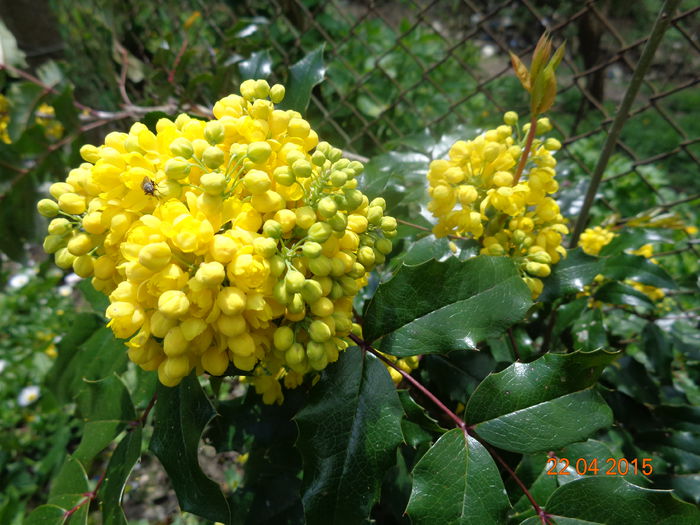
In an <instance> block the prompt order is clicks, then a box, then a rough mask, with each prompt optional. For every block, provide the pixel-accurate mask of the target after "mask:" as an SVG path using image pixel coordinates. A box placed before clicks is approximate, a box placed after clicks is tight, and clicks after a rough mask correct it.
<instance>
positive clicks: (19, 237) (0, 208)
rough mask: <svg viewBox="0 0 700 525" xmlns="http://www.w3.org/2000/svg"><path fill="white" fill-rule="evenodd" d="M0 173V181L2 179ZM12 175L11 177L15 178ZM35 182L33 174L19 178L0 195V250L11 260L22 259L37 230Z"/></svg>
mask: <svg viewBox="0 0 700 525" xmlns="http://www.w3.org/2000/svg"><path fill="white" fill-rule="evenodd" d="M15 146H16V144H15ZM2 171H4V168H3V169H0V178H4V174H2ZM10 173H12V176H15V175H18V174H17V173H13V172H10ZM36 186H37V181H36V178H35V176H34V174H33V173H31V174H25V175H22V176H21V177H20V178H18V179H16V180H15V182H14V184H13V185H12V186H10V187H9V190H8V192H7V193H5V194H2V195H0V228H2V235H0V249H2V251H3V252H5V253H6V254H7V255H8V256H10V257H11V258H13V259H14V260H17V261H20V260H22V259H23V258H25V257H26V255H27V253H26V250H25V249H24V245H25V243H26V242H27V241H28V240H30V239H33V238H34V237H35V232H36V230H37V229H38V228H37V222H36V218H37V213H36V202H37V200H38V193H37V189H36Z"/></svg>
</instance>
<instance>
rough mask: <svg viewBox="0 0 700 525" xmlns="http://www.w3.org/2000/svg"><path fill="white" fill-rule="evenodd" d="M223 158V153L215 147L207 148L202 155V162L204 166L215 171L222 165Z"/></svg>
mask: <svg viewBox="0 0 700 525" xmlns="http://www.w3.org/2000/svg"><path fill="white" fill-rule="evenodd" d="M224 160H225V157H224V152H223V151H221V150H220V149H219V148H217V147H216V146H209V147H208V148H207V149H205V150H204V153H202V162H204V165H205V166H206V167H207V168H209V169H212V170H215V169H216V168H218V167H219V166H221V165H222V164H223V163H224Z"/></svg>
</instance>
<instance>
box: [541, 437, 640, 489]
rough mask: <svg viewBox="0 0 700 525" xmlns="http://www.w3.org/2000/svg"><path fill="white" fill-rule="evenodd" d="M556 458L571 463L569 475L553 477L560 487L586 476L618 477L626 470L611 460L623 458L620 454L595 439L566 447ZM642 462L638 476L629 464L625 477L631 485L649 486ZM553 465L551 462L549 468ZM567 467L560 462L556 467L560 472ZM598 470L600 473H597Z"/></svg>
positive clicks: (638, 467) (567, 470) (638, 468)
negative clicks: (613, 475)
mask: <svg viewBox="0 0 700 525" xmlns="http://www.w3.org/2000/svg"><path fill="white" fill-rule="evenodd" d="M555 456H556V457H557V458H559V459H560V460H561V459H562V458H566V459H567V460H568V462H569V466H568V468H567V469H566V472H568V475H557V476H553V477H554V478H556V480H557V481H558V483H559V484H560V485H564V484H566V483H571V482H572V481H576V480H577V479H581V478H583V477H585V476H610V475H612V474H606V472H608V471H611V472H615V475H616V476H621V475H622V474H621V473H620V472H622V471H624V470H625V468H624V467H623V466H621V465H619V464H618V463H617V462H615V463H613V462H612V461H610V459H611V458H612V459H615V460H617V459H620V458H621V457H622V456H620V455H619V454H617V455H616V454H614V453H613V451H612V450H611V448H610V447H609V446H608V445H607V444H606V443H603V442H601V441H596V440H594V439H589V440H587V441H583V442H580V443H572V444H571V445H568V446H566V447H564V448H563V449H561V450H559V451H557V452H556V453H555ZM641 463H642V462H641V460H640V461H638V465H637V474H635V473H634V469H635V467H634V466H633V465H630V464H629V463H628V464H627V469H626V470H627V474H625V475H624V477H625V479H627V481H629V482H630V483H636V484H647V483H648V482H647V481H646V480H645V478H644V475H643V474H642V464H641ZM551 465H552V463H551V461H550V463H549V466H550V467H551ZM564 467H565V465H564V464H563V463H562V462H561V461H560V462H559V464H558V465H557V467H556V471H557V472H559V471H560V470H561V469H563V468H564ZM596 468H597V469H598V472H597V473H596Z"/></svg>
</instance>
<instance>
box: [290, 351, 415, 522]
mask: <svg viewBox="0 0 700 525" xmlns="http://www.w3.org/2000/svg"><path fill="white" fill-rule="evenodd" d="M402 414H403V409H402V408H401V403H400V401H399V398H398V395H397V394H396V388H395V387H394V384H393V383H392V381H391V379H390V376H389V374H388V373H387V371H386V368H385V367H384V365H383V364H382V363H381V362H379V361H378V360H377V359H375V358H374V357H372V356H370V355H365V354H364V352H360V351H359V350H358V349H356V348H352V349H349V350H346V351H345V352H343V353H342V354H341V357H340V359H339V360H338V362H337V363H335V364H334V365H331V366H329V367H328V369H327V372H326V373H325V374H324V375H323V376H322V378H321V381H320V382H319V383H318V384H317V385H316V386H315V387H314V389H313V390H312V392H311V396H310V399H309V403H308V404H307V405H306V406H305V407H304V408H303V409H302V410H301V411H300V412H299V413H298V414H297V416H296V418H295V419H296V422H297V425H298V426H299V439H298V440H297V448H298V449H299V451H300V452H301V455H302V458H303V462H304V474H303V486H302V498H303V503H304V512H305V514H306V521H307V523H309V524H311V525H313V524H326V523H334V524H338V525H342V524H346V523H347V524H355V523H363V522H364V521H365V520H367V517H368V516H369V512H370V509H371V508H372V504H373V503H374V502H375V501H376V500H377V499H378V497H379V486H380V482H381V479H382V476H383V474H384V472H385V471H386V470H387V469H388V468H389V467H391V465H393V463H394V461H395V459H396V457H395V454H396V448H397V447H398V445H399V444H400V443H401V442H402V441H403V438H402V435H401V416H402Z"/></svg>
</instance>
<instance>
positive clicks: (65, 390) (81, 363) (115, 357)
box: [49, 323, 128, 402]
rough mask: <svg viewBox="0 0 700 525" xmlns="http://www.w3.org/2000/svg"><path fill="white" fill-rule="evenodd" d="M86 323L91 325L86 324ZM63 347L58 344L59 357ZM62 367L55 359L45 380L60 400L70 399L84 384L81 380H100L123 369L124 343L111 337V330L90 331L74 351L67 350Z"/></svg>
mask: <svg viewBox="0 0 700 525" xmlns="http://www.w3.org/2000/svg"><path fill="white" fill-rule="evenodd" d="M88 326H94V325H92V323H90V324H89V325H88ZM63 348H64V345H63V341H62V342H61V345H60V346H59V351H58V352H59V359H60V357H61V354H62V351H63V350H62V349H63ZM67 354H68V355H67V358H66V360H65V361H61V363H62V364H65V368H58V367H59V366H60V365H59V362H58V361H57V362H56V364H55V365H54V367H53V368H52V370H51V373H50V378H49V382H50V384H51V385H52V387H53V388H54V389H55V390H54V392H56V393H57V395H58V396H59V398H60V399H65V400H66V401H69V402H70V401H72V400H73V399H74V398H75V396H77V395H78V393H79V392H80V391H81V390H82V389H83V388H84V387H85V381H96V380H99V379H103V378H105V377H107V376H109V375H111V374H113V373H114V372H118V373H119V372H122V371H123V370H124V369H125V368H126V364H127V361H128V357H127V354H126V348H125V347H124V343H123V342H122V341H120V340H118V339H115V338H114V335H113V334H112V331H111V330H110V329H109V328H107V327H105V326H103V327H101V328H99V329H98V330H96V331H95V332H93V334H92V335H91V336H90V337H89V338H88V340H87V341H85V342H84V343H82V344H81V345H80V346H79V347H78V349H77V351H75V352H70V351H69V352H67Z"/></svg>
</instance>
